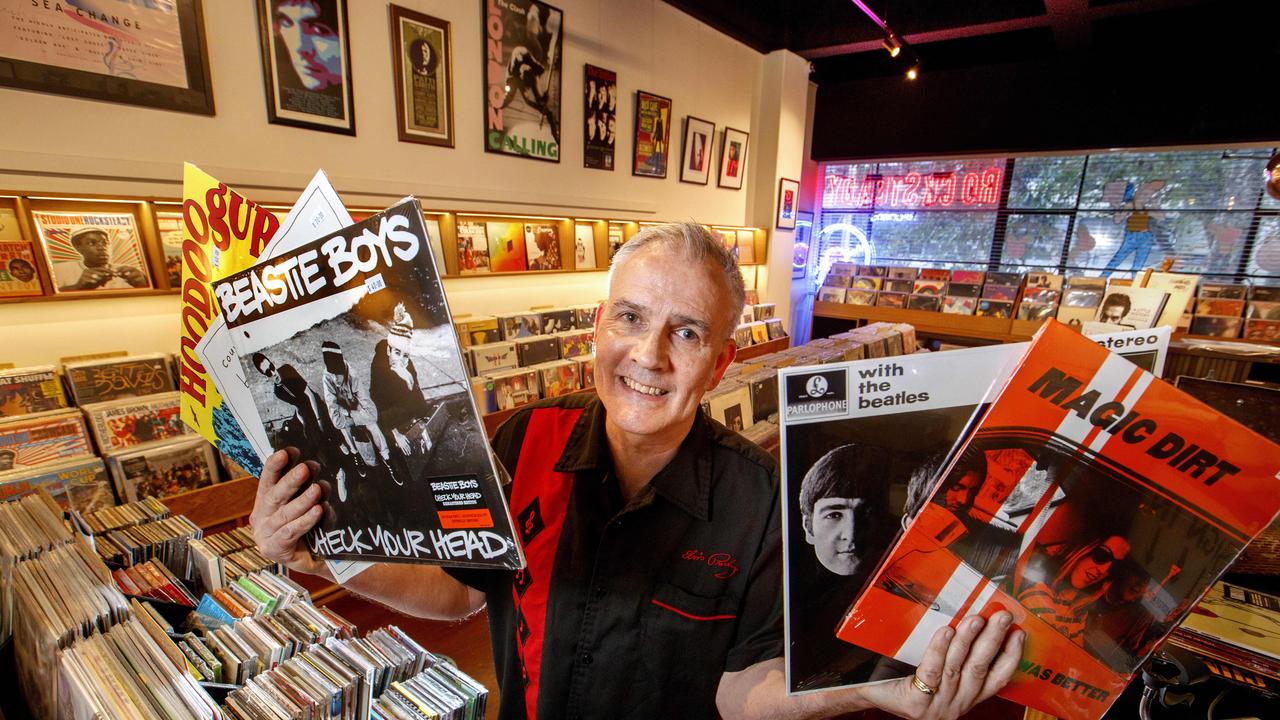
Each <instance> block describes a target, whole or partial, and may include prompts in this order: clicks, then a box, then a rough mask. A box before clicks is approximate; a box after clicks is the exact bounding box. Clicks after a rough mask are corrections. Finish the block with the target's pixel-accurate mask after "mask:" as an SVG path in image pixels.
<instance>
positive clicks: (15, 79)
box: [0, 0, 214, 115]
mask: <svg viewBox="0 0 1280 720" xmlns="http://www.w3.org/2000/svg"><path fill="white" fill-rule="evenodd" d="M2 5H3V9H2V10H0V17H3V18H4V19H3V21H0V67H3V68H4V72H0V85H7V86H9V87H15V88H21V89H23V90H36V91H39V92H47V93H56V94H59V95H74V96H76V97H85V98H92V99H94V100H109V101H112V102H120V103H127V104H129V105H142V106H145V107H153V108H161V109H164V110H177V111H179V112H189V113H196V114H200V115H213V114H214V113H213V86H212V84H211V83H210V82H209V59H208V56H207V54H206V53H205V37H204V14H203V10H202V8H201V4H200V0H168V2H147V3H143V2H129V3H121V2H113V3H105V4H104V3H77V2H69V1H68V0H63V2H61V3H54V2H32V1H31V0H5V1H4V2H3V3H2ZM103 5H107V7H103ZM94 12H97V13H98V14H99V15H100V16H109V17H110V19H111V20H110V22H106V21H103V22H98V21H95V20H94V19H93V18H92V13H94Z"/></svg>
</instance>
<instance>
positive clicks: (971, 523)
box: [838, 322, 1280, 720]
mask: <svg viewBox="0 0 1280 720" xmlns="http://www.w3.org/2000/svg"><path fill="white" fill-rule="evenodd" d="M1095 340H1096V339H1090V338H1086V337H1084V336H1082V335H1080V334H1078V333H1076V332H1074V331H1072V330H1071V329H1070V328H1067V327H1065V326H1063V325H1062V324H1060V323H1056V322H1049V323H1047V324H1046V325H1045V326H1044V327H1043V328H1042V329H1041V330H1040V331H1039V332H1038V333H1037V335H1036V337H1035V339H1034V340H1033V341H1032V343H1031V346H1030V348H1028V349H1027V350H1026V351H1025V352H1024V353H1022V354H1021V356H1020V358H1019V360H1018V362H1017V365H1016V368H1015V369H1014V371H1013V373H1012V375H1011V377H1010V378H1009V380H1008V381H1007V382H1005V383H1004V384H1003V389H1002V390H1001V391H1000V393H999V394H998V395H997V397H996V399H995V401H994V402H993V403H992V405H991V407H990V408H989V409H988V410H987V411H986V412H985V413H984V414H983V416H982V419H981V420H980V421H979V423H978V424H977V425H976V427H975V429H974V430H973V431H972V432H971V433H970V434H969V435H968V438H967V439H966V440H965V441H964V443H963V445H962V446H960V447H959V449H958V450H957V451H953V453H952V458H951V459H950V460H949V461H948V463H947V467H946V470H945V471H944V472H943V473H942V474H941V478H942V479H941V480H940V481H939V482H938V483H937V484H936V487H935V489H934V490H933V491H932V493H931V494H930V495H929V497H928V499H927V500H926V501H925V502H924V503H923V504H922V506H921V509H920V510H919V512H917V513H915V514H914V517H913V519H912V520H911V521H910V524H909V525H907V527H906V531H905V534H904V535H903V536H902V537H901V538H900V539H899V540H898V542H897V544H896V545H895V546H894V548H893V549H892V551H891V553H890V555H889V557H888V558H887V559H886V560H884V561H883V562H882V563H881V565H880V567H879V569H878V570H877V571H876V573H875V575H874V576H873V577H872V579H871V580H870V581H869V582H868V583H867V585H866V587H865V590H864V591H863V592H862V593H860V595H859V597H858V599H857V600H856V601H855V603H854V605H853V606H852V608H851V609H850V610H849V612H848V613H847V615H846V616H845V618H844V620H843V622H842V624H841V626H840V630H839V632H838V636H839V637H840V638H842V639H844V640H846V641H848V642H851V643H854V644H856V645H858V646H860V647H863V648H866V649H868V650H870V651H872V652H878V653H881V654H883V655H886V656H889V657H892V658H893V659H894V660H896V661H898V662H902V663H905V664H908V665H911V664H915V663H918V662H919V661H920V658H921V655H922V653H923V651H924V647H925V645H926V644H927V642H928V640H929V638H930V637H931V636H932V634H933V632H934V631H935V630H936V629H937V628H940V627H942V626H944V625H947V624H949V623H953V622H955V621H956V620H958V619H960V618H961V617H963V616H966V615H970V614H981V615H984V616H989V615H990V614H991V613H993V612H995V611H996V610H998V609H1004V610H1008V611H1010V612H1011V613H1013V615H1014V622H1015V623H1016V624H1017V625H1018V627H1019V628H1020V629H1022V630H1023V631H1024V632H1025V633H1027V636H1028V637H1027V641H1026V644H1025V648H1024V651H1023V658H1022V660H1021V662H1020V664H1019V671H1018V672H1016V673H1015V675H1014V678H1013V681H1012V683H1011V684H1010V685H1008V686H1007V687H1006V688H1005V689H1004V690H1003V691H1001V693H1000V695H1001V696H1002V697H1005V698H1006V699H1009V700H1011V701H1013V702H1016V703H1020V704H1024V705H1028V706H1030V707H1032V708H1035V709H1037V710H1041V711H1043V712H1046V713H1049V714H1051V715H1054V716H1057V717H1060V718H1064V720H1094V719H1096V718H1099V717H1101V716H1102V715H1103V713H1105V712H1106V710H1107V709H1108V707H1109V706H1110V705H1111V704H1112V703H1113V702H1114V701H1115V699H1116V698H1117V697H1118V696H1119V694H1120V692H1121V691H1122V690H1123V689H1124V688H1125V686H1127V685H1128V683H1129V681H1130V680H1131V679H1132V678H1133V675H1134V672H1135V671H1136V669H1137V668H1138V667H1139V666H1140V665H1141V663H1142V662H1143V660H1144V659H1145V658H1146V657H1147V656H1148V655H1149V654H1150V652H1151V651H1152V649H1153V648H1154V647H1155V646H1156V645H1157V644H1158V643H1159V642H1160V641H1161V640H1162V639H1163V638H1164V637H1165V636H1166V635H1167V634H1168V633H1169V632H1170V631H1171V630H1172V629H1173V627H1174V626H1176V625H1177V623H1178V622H1179V621H1180V620H1181V619H1182V618H1183V617H1184V616H1185V615H1186V613H1187V612H1188V611H1189V610H1190V609H1191V607H1192V606H1193V605H1194V604H1195V602H1196V601H1197V600H1198V599H1199V597H1200V596H1201V594H1202V593H1204V592H1205V590H1207V589H1208V588H1209V586H1210V585H1211V584H1212V583H1213V581H1214V580H1215V579H1216V578H1217V577H1218V576H1219V575H1220V574H1221V573H1222V572H1223V571H1224V570H1225V569H1226V568H1227V566H1228V565H1229V564H1230V563H1231V562H1232V561H1233V560H1234V559H1235V558H1236V556H1237V555H1238V554H1239V553H1240V552H1241V551H1242V550H1243V549H1244V547H1245V545H1247V544H1248V542H1249V541H1250V539H1251V538H1252V537H1254V536H1255V535H1256V534H1257V533H1259V532H1261V531H1262V530H1263V529H1264V528H1266V527H1267V525H1268V524H1269V523H1270V522H1271V521H1272V520H1273V519H1274V518H1275V517H1276V515H1277V510H1278V509H1280V492H1278V491H1280V487H1277V485H1278V484H1280V477H1278V473H1280V448H1277V447H1276V446H1275V445H1274V444H1272V443H1270V442H1268V441H1267V440H1266V439H1265V438H1263V437H1261V436H1259V435H1257V434H1256V433H1254V432H1252V431H1250V430H1248V429H1246V428H1244V427H1243V426H1241V425H1239V424H1238V423H1236V422H1235V421H1233V420H1231V419H1230V418H1227V417H1225V416H1223V415H1221V414H1219V413H1217V412H1216V411H1214V410H1212V409H1211V408H1209V407H1208V406H1206V405H1203V404H1201V403H1199V402H1197V401H1195V400H1194V399H1192V398H1190V397H1189V396H1187V395H1186V394H1185V393H1182V392H1180V391H1178V390H1177V389H1175V388H1173V387H1172V386H1170V385H1167V384H1166V383H1164V382H1163V381H1161V380H1159V379H1158V378H1156V377H1154V376H1153V375H1152V374H1151V373H1148V372H1146V371H1144V370H1142V369H1140V368H1136V367H1134V366H1133V365H1132V364H1131V363H1129V362H1126V361H1124V360H1123V359H1122V358H1120V357H1118V356H1115V355H1112V354H1111V353H1109V352H1107V351H1106V350H1105V349H1104V348H1102V347H1101V346H1100V345H1099V344H1098V343H1096V342H1095ZM953 497H954V498H955V501H953V500H952V499H950V498H953ZM1188 537H1197V538H1203V539H1204V541H1203V542H1200V543H1196V544H1194V545H1191V544H1188V543H1187V542H1186V538H1188ZM1063 673H1068V674H1069V676H1070V680H1071V682H1070V683H1063V682H1061V681H1059V682H1053V679H1054V678H1055V677H1058V676H1059V675H1060V674H1063Z"/></svg>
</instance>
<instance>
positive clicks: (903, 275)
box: [887, 267, 920, 280]
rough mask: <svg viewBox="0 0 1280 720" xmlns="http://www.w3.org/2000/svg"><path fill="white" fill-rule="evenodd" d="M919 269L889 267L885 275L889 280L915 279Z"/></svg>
mask: <svg viewBox="0 0 1280 720" xmlns="http://www.w3.org/2000/svg"><path fill="white" fill-rule="evenodd" d="M919 274H920V273H919V270H917V269H916V268H913V267H891V268H889V273H888V275H887V277H888V278H889V279H890V280H915V279H916V277H917V276H919Z"/></svg>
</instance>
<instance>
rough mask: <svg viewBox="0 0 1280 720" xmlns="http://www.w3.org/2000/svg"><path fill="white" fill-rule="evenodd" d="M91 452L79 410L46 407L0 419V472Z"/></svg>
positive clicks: (87, 433) (82, 417) (86, 430)
mask: <svg viewBox="0 0 1280 720" xmlns="http://www.w3.org/2000/svg"><path fill="white" fill-rule="evenodd" d="M92 454H93V444H92V443H91V442H90V441H89V431H88V429H87V428H86V427H85V423H84V416H83V415H81V414H80V411H79V410H72V409H70V408H67V409H64V410H49V411H46V412H42V413H35V414H33V415H18V416H16V417H11V418H4V419H3V420H0V472H3V471H5V470H11V469H14V468H30V467H35V466H37V465H41V464H43V463H47V462H53V461H55V460H66V459H68V458H74V457H80V456H83V455H92Z"/></svg>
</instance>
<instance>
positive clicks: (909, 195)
mask: <svg viewBox="0 0 1280 720" xmlns="http://www.w3.org/2000/svg"><path fill="white" fill-rule="evenodd" d="M1003 181H1004V168H1002V167H999V166H995V165H993V166H991V167H988V168H986V169H984V170H978V171H969V170H963V171H959V172H937V173H919V172H909V173H906V174H903V175H886V174H880V173H867V174H865V175H862V176H861V177H850V176H848V175H840V174H837V173H835V172H833V171H832V169H831V168H828V170H827V176H826V182H825V185H824V187H823V192H822V206H823V207H825V208H907V209H915V208H934V209H941V208H949V207H958V206H963V207H977V206H982V207H986V206H989V207H996V206H998V205H999V203H1000V187H1001V184H1002V183H1003Z"/></svg>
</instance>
